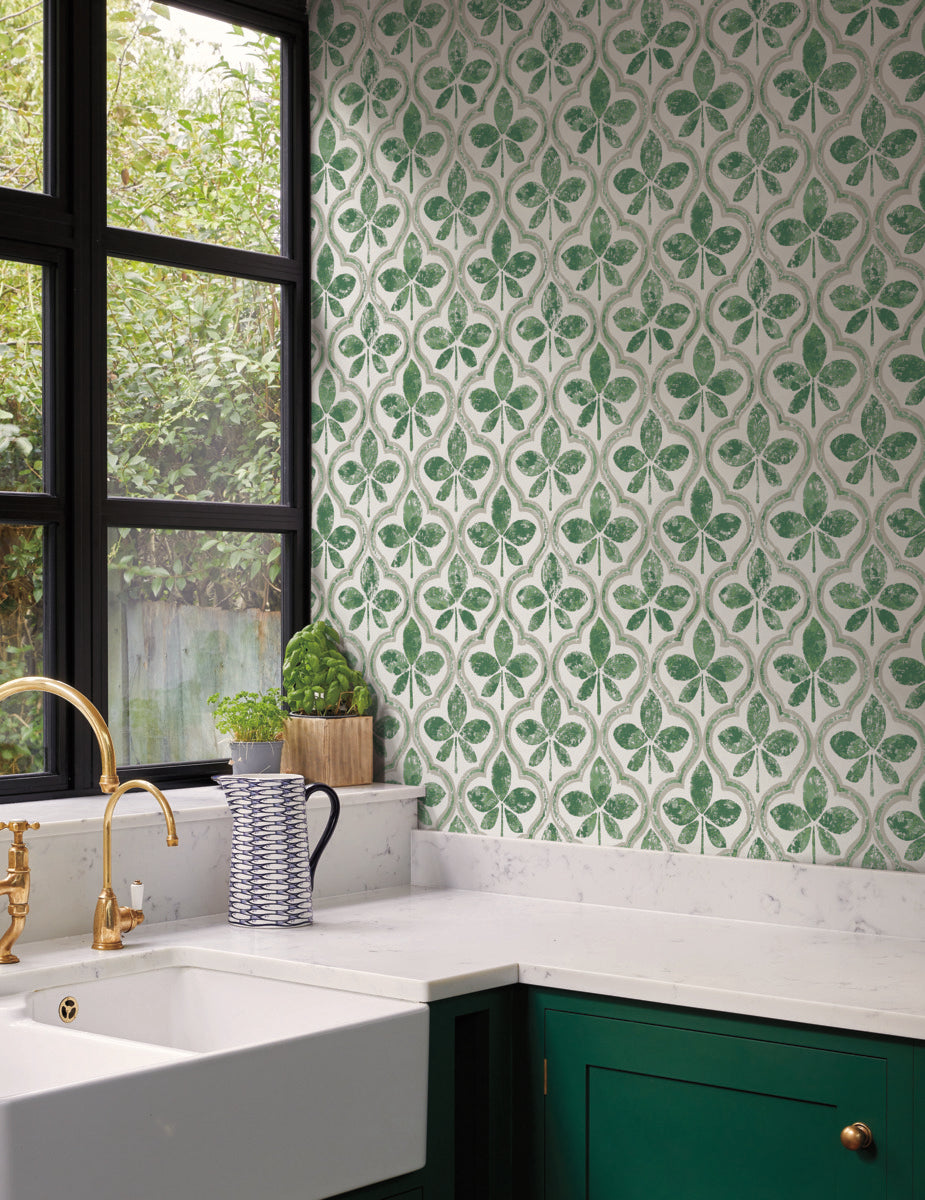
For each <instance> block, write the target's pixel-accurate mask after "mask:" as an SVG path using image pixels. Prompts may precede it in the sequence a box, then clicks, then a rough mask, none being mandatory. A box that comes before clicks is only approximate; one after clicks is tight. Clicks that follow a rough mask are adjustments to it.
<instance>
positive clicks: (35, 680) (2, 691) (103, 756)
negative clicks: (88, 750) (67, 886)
mask: <svg viewBox="0 0 925 1200" xmlns="http://www.w3.org/2000/svg"><path fill="white" fill-rule="evenodd" d="M18 692H49V693H50V694H51V695H52V696H60V697H61V699H62V700H67V701H69V702H70V703H71V704H73V706H74V707H75V708H76V709H77V711H78V712H79V713H82V714H83V716H85V717H86V718H87V720H88V721H89V722H90V726H91V728H92V729H93V732H94V733H95V734H96V740H97V742H98V743H99V747H100V760H101V762H102V767H103V772H102V774H101V775H100V790H101V791H103V792H107V793H112V796H111V798H110V801H109V803H108V804H107V805H106V811H105V812H104V813H103V890H102V891H101V892H100V894H99V897H98V899H97V901H96V909H95V910H94V913H93V949H94V950H121V949H122V934H123V933H125V932H127V931H128V930H129V929H134V928H135V926H136V925H140V924H141V922H142V921H143V920H144V919H145V915H144V913H143V912H142V910H141V908H124V907H122V906H121V905H120V904H119V902H118V900H117V899H116V894H115V892H114V891H113V890H112V811H113V809H114V808H115V807H116V804H117V802H118V801H119V799H120V798H121V797H122V796H124V795H125V793H126V792H130V791H137V790H141V791H144V792H150V793H151V795H152V796H153V797H154V799H155V800H156V801H157V802H158V804H159V805H160V806H161V811H162V812H163V814H164V819H165V821H166V822H167V845H168V846H176V845H177V842H178V839H177V826H176V823H175V822H174V819H173V812H172V811H171V808H170V805H169V804H168V803H167V800H166V798H165V796H164V794H163V792H161V790H160V789H159V788H156V787H155V786H154V784H153V783H148V782H147V780H144V779H131V780H129V782H128V783H123V784H120V783H119V776H118V775H117V774H116V752H115V749H114V747H113V744H112V734H111V733H110V732H109V726H108V725H107V724H106V722H105V721H104V720H103V716H102V714H101V713H100V711H99V709H98V708H96V706H95V705H93V704H91V703H90V701H89V700H88V699H87V697H86V696H85V695H84V694H83V693H82V692H78V691H77V689H76V688H72V687H71V686H70V684H67V683H61V681H60V680H58V679H49V678H48V677H47V676H45V675H26V676H24V677H23V678H22V679H10V680H8V681H7V682H6V683H2V684H0V701H3V700H5V699H6V698H7V696H15V695H16V694H17V693H18ZM16 826H21V827H22V828H21V829H20V831H19V833H18V835H17V833H16ZM3 828H8V829H12V830H13V845H12V846H11V847H10V873H9V875H8V876H7V879H6V881H5V883H4V884H2V885H0V895H2V894H9V895H10V897H11V900H10V908H9V911H10V916H11V917H12V918H13V921H12V924H11V925H10V928H9V930H8V931H7V933H6V935H5V936H4V937H3V938H2V939H0V963H11V962H19V959H18V958H16V957H15V955H12V954H10V947H11V946H12V944H13V943H14V942H15V941H16V939H17V938H18V937H19V935H20V934H21V933H22V930H23V925H24V924H25V921H26V913H28V911H29V905H28V904H27V903H26V901H27V900H28V897H29V851H28V850H27V849H26V847H25V846H24V845H23V841H22V834H23V833H24V832H25V830H26V829H29V828H30V826H29V825H28V824H27V823H26V822H24V821H14V822H11V823H10V824H9V825H8V826H3V825H0V829H3ZM31 828H32V829H38V825H33V826H31ZM133 891H134V888H133ZM14 896H16V897H17V899H16V900H15V903H14V900H13V899H12V897H14ZM14 909H15V911H14Z"/></svg>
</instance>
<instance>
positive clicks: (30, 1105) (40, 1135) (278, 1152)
mask: <svg viewBox="0 0 925 1200" xmlns="http://www.w3.org/2000/svg"><path fill="white" fill-rule="evenodd" d="M184 957H189V955H187V956H184ZM138 962H139V967H141V962H142V960H138ZM97 964H99V959H95V960H94V966H96V969H97V971H104V972H106V974H103V975H102V976H101V977H98V978H95V979H87V978H86V975H87V974H88V972H87V970H86V969H81V970H74V968H70V973H69V974H65V973H63V974H62V980H61V983H59V984H55V985H54V986H43V987H42V988H40V989H38V990H35V991H33V992H31V993H24V994H22V995H20V996H11V997H7V998H5V999H4V1000H2V1001H0V1062H2V1064H3V1071H2V1077H3V1082H2V1083H0V1200H48V1197H50V1196H55V1195H71V1196H76V1197H80V1198H81V1200H82V1198H84V1197H91V1196H92V1197H94V1200H126V1198H128V1197H130V1198H131V1200H163V1198H164V1197H166V1196H169V1197H171V1200H207V1198H210V1197H213V1196H214V1197H219V1196H221V1197H222V1200H253V1198H254V1197H255V1196H259V1197H265V1198H266V1200H321V1198H322V1197H326V1196H331V1195H336V1194H338V1193H340V1192H344V1191H348V1190H350V1189H352V1188H355V1187H361V1186H363V1185H364V1184H367V1183H371V1182H374V1181H376V1180H378V1179H389V1178H391V1177H393V1176H395V1175H400V1174H404V1173H405V1172H407V1171H412V1170H416V1169H417V1168H418V1167H420V1166H422V1165H423V1163H424V1144H425V1134H426V1100H427V1083H426V1080H427V1033H428V1011H427V1007H426V1005H418V1004H411V1003H406V1002H404V1001H398V1000H389V999H384V998H382V997H375V996H365V995H358V994H355V993H351V992H338V991H335V990H332V989H329V988H321V987H315V986H312V985H308V984H305V983H300V982H296V981H292V980H285V979H284V980H278V979H268V978H265V977H261V976H259V975H256V974H254V972H256V971H258V970H260V969H261V966H262V964H261V962H260V960H257V959H253V960H249V959H245V958H238V957H236V958H235V961H234V964H233V965H234V968H235V969H234V970H226V969H221V970H215V969H211V963H205V964H204V963H201V962H200V963H197V962H191V963H185V964H184V965H178V964H177V963H176V962H172V961H161V962H157V963H155V964H154V965H153V966H152V965H151V963H150V960H147V965H146V967H145V968H144V969H139V970H137V971H131V970H130V971H128V972H126V970H125V968H126V966H128V965H130V964H128V963H118V964H113V967H112V968H109V964H108V963H103V964H102V965H101V966H97ZM116 971H118V973H115V972H116ZM62 1002H65V1004H64V1010H65V1014H66V1015H70V1013H71V1011H72V1010H73V1003H74V1002H76V1005H77V1015H76V1018H75V1019H74V1020H73V1021H72V1022H70V1023H67V1024H66V1023H64V1022H62V1020H61V1018H60V1016H59V1006H61V1004H62Z"/></svg>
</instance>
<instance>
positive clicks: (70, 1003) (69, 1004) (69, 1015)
mask: <svg viewBox="0 0 925 1200" xmlns="http://www.w3.org/2000/svg"><path fill="white" fill-rule="evenodd" d="M77 1009H78V1004H77V1001H76V1000H75V999H74V997H73V996H65V997H64V999H63V1000H62V1001H61V1003H60V1004H59V1005H58V1016H59V1017H60V1018H61V1020H62V1021H63V1022H64V1023H65V1025H70V1023H71V1021H73V1020H74V1018H75V1017H76V1016H77Z"/></svg>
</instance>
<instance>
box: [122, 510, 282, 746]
mask: <svg viewBox="0 0 925 1200" xmlns="http://www.w3.org/2000/svg"><path fill="white" fill-rule="evenodd" d="M280 554H281V539H280V537H279V536H278V535H275V534H268V533H221V532H218V533H217V532H209V533H206V532H201V531H188V530H166V529H113V530H110V536H109V725H110V728H111V730H112V736H113V741H114V742H115V747H116V758H117V761H118V762H120V763H139V764H140V763H162V762H163V763H169V762H184V761H195V760H203V759H212V758H222V757H227V751H226V750H225V749H224V747H221V748H220V747H219V743H218V741H217V739H216V734H215V727H214V724H213V721H212V716H211V711H210V709H209V706H208V704H207V700H208V697H209V696H211V695H212V694H213V693H215V692H220V693H221V694H222V695H233V694H234V693H236V692H239V691H264V690H265V689H266V688H269V687H279V685H280V659H281V632H280V603H279V602H280Z"/></svg>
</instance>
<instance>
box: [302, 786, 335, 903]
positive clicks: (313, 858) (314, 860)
mask: <svg viewBox="0 0 925 1200" xmlns="http://www.w3.org/2000/svg"><path fill="white" fill-rule="evenodd" d="M315 792H324V794H325V795H326V796H327V798H328V800H329V801H330V804H331V815H330V816H329V817H328V823H327V825H325V827H324V832H323V833H322V835H321V837H320V838H319V839H318V845H317V846H316V847H315V849H314V851H313V852H312V853H311V854H310V855H309V856H308V870H309V874H310V875H311V880H312V887H314V886H315V868H316V867H317V865H318V859H319V858H320V857H321V854H322V851H323V850H324V848H325V846H326V845H327V844H328V842H329V841H330V840H331V834H332V833H333V832H334V827H335V826H336V825H337V820H338V817H339V816H340V797H339V796H338V795H337V792H335V791H334V789H333V788H330V787H328V785H327V784H326V783H311V784H309V785H308V787H307V788H306V789H305V799H306V801H307V800H308V798H309V796H311V795H313V794H314V793H315Z"/></svg>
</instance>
